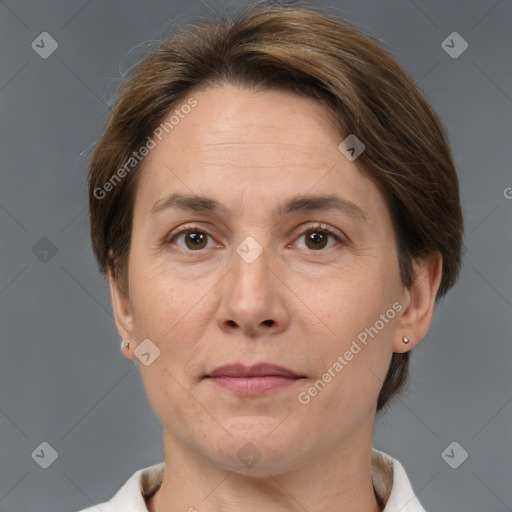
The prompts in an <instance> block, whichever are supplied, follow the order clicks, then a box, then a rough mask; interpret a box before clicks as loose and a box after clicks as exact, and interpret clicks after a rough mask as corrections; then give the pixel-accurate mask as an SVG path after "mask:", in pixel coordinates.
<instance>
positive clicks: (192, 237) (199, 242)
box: [166, 228, 213, 251]
mask: <svg viewBox="0 0 512 512" xmlns="http://www.w3.org/2000/svg"><path fill="white" fill-rule="evenodd" d="M208 238H210V239H211V237H210V235H209V234H208V233H205V232H204V231H201V230H199V229H195V228H189V229H183V230H182V231H179V232H178V233H175V234H174V235H172V236H171V237H169V239H168V240H167V241H166V243H167V244H169V245H171V244H173V243H174V242H175V241H176V242H178V241H180V240H182V243H181V244H180V243H176V245H177V246H178V247H179V248H180V249H183V250H184V251H198V250H201V249H205V248H210V247H211V246H208ZM212 240H213V239H212Z"/></svg>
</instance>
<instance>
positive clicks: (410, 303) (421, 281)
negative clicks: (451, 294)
mask: <svg viewBox="0 0 512 512" xmlns="http://www.w3.org/2000/svg"><path fill="white" fill-rule="evenodd" d="M414 270H415V273H416V277H415V279H414V282H413V284H412V286H411V287H410V289H408V290H404V295H403V300H402V305H403V313H402V316H401V317H400V319H399V321H398V323H397V327H396V331H397V336H396V339H395V340H394V341H393V352H397V353H403V352H408V351H409V350H411V349H412V348H413V347H414V346H416V345H417V344H418V343H419V342H420V341H421V340H422V338H423V337H424V336H425V335H426V334H427V331H428V330H429V328H430V324H431V322H432V315H433V313H434V306H435V302H436V296H437V291H438V290H439V286H440V284H441V278H442V271H443V257H442V255H441V253H440V252H439V251H433V252H431V253H429V254H428V255H426V256H424V257H422V258H421V259H419V260H417V261H415V262H414ZM403 336H405V337H407V338H409V343H407V344H405V343H404V342H403Z"/></svg>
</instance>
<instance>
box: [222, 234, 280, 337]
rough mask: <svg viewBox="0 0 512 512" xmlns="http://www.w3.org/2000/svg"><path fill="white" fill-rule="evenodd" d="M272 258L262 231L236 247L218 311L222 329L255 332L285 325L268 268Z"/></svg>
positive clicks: (271, 273)
mask: <svg viewBox="0 0 512 512" xmlns="http://www.w3.org/2000/svg"><path fill="white" fill-rule="evenodd" d="M256 237H258V239H259V240H257V239H256ZM273 259H274V258H273V257H272V249H271V241H270V237H268V236H265V235H264V233H263V232H262V233H260V234H259V235H258V234H257V235H253V236H247V237H246V238H244V239H243V240H242V242H240V243H239V244H238V245H237V246H236V247H235V250H234V251H233V254H232V271H231V272H230V273H229V276H228V279H227V280H226V282H225V285H224V290H223V297H222V307H221V308H220V310H219V321H220V323H221V328H223V329H227V328H229V329H233V328H239V329H241V330H242V331H244V332H247V333H255V332H258V331H259V330H261V329H268V328H269V327H272V328H273V329H274V330H275V329H280V328H282V327H283V326H284V324H286V309H285V307H284V305H283V304H282V303H281V301H280V294H279V290H278V289H277V288H278V286H279V280H277V279H276V277H275V276H274V275H273V272H274V271H273V270H271V268H270V267H274V266H275V265H273V263H272V262H273Z"/></svg>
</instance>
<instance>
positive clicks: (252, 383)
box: [205, 363, 305, 395]
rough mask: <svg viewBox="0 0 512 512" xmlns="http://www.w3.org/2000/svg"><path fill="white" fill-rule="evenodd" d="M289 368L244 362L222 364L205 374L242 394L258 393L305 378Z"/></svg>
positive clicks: (226, 387) (219, 384) (217, 382)
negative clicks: (245, 364) (248, 364)
mask: <svg viewBox="0 0 512 512" xmlns="http://www.w3.org/2000/svg"><path fill="white" fill-rule="evenodd" d="M304 378H305V376H303V375H298V374H296V373H295V372H293V371H292V370H289V369H288V368H284V367H282V366H277V365H274V364H270V363H259V364H256V365H253V366H250V367H247V366H244V365H242V364H232V365H225V366H220V367H218V368H216V369H215V370H213V371H212V372H210V373H209V374H208V375H205V379H210V380H211V381H212V382H213V383H215V384H216V385H218V386H220V387H222V388H225V389H229V390H231V391H233V392H235V393H237V394H241V395H258V394H261V393H266V392H270V391H273V390H277V389H280V388H283V387H287V386H290V385H293V384H295V383H297V382H299V381H300V380H301V379H304Z"/></svg>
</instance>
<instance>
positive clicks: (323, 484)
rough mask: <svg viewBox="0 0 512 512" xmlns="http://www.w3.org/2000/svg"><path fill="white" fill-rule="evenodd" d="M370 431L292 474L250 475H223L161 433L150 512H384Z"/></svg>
mask: <svg viewBox="0 0 512 512" xmlns="http://www.w3.org/2000/svg"><path fill="white" fill-rule="evenodd" d="M372 432H373V424H372V425H371V428H369V429H366V431H365V432H363V435H360V434H361V431H359V432H358V433H357V434H358V435H355V436H354V437H355V438H351V439H346V440H344V442H343V443H341V444H340V445H339V446H338V447H335V448H334V449H333V448H332V447H329V449H328V450H326V451H325V452H324V453H319V454H316V455H315V456H314V457H309V458H307V459H303V460H302V461H301V464H300V465H299V464H297V466H296V467H295V468H294V469H293V470H290V471H287V472H284V473H279V474H271V473H266V475H264V476H254V475H246V474H240V473H236V472H234V471H227V470H224V469H222V468H219V467H218V466H216V465H215V464H213V463H212V461H211V459H206V458H204V457H201V456H199V455H198V453H197V452H196V451H192V450H190V449H189V448H188V447H187V446H185V445H183V444H182V443H179V442H178V441H177V440H176V439H175V438H173V437H172V436H171V435H170V434H168V433H166V431H165V430H164V450H165V461H166V463H165V475H164V479H163V482H162V485H161V487H160V489H159V490H158V491H157V492H156V494H155V495H154V496H153V497H151V498H149V499H148V501H147V507H148V511H149V512H174V511H176V510H183V511H189V512H218V511H223V512H235V511H239V510H244V512H253V511H254V512H256V511H258V512H259V511H261V510H265V511H266V512H292V511H293V512H295V511H297V512H303V511H304V510H307V511H308V512H320V511H321V512H335V511H336V512H338V511H340V510H343V511H344V512H382V507H381V506H380V505H379V503H378V501H377V498H376V496H375V492H374V489H373V484H372V477H371V450H372Z"/></svg>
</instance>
